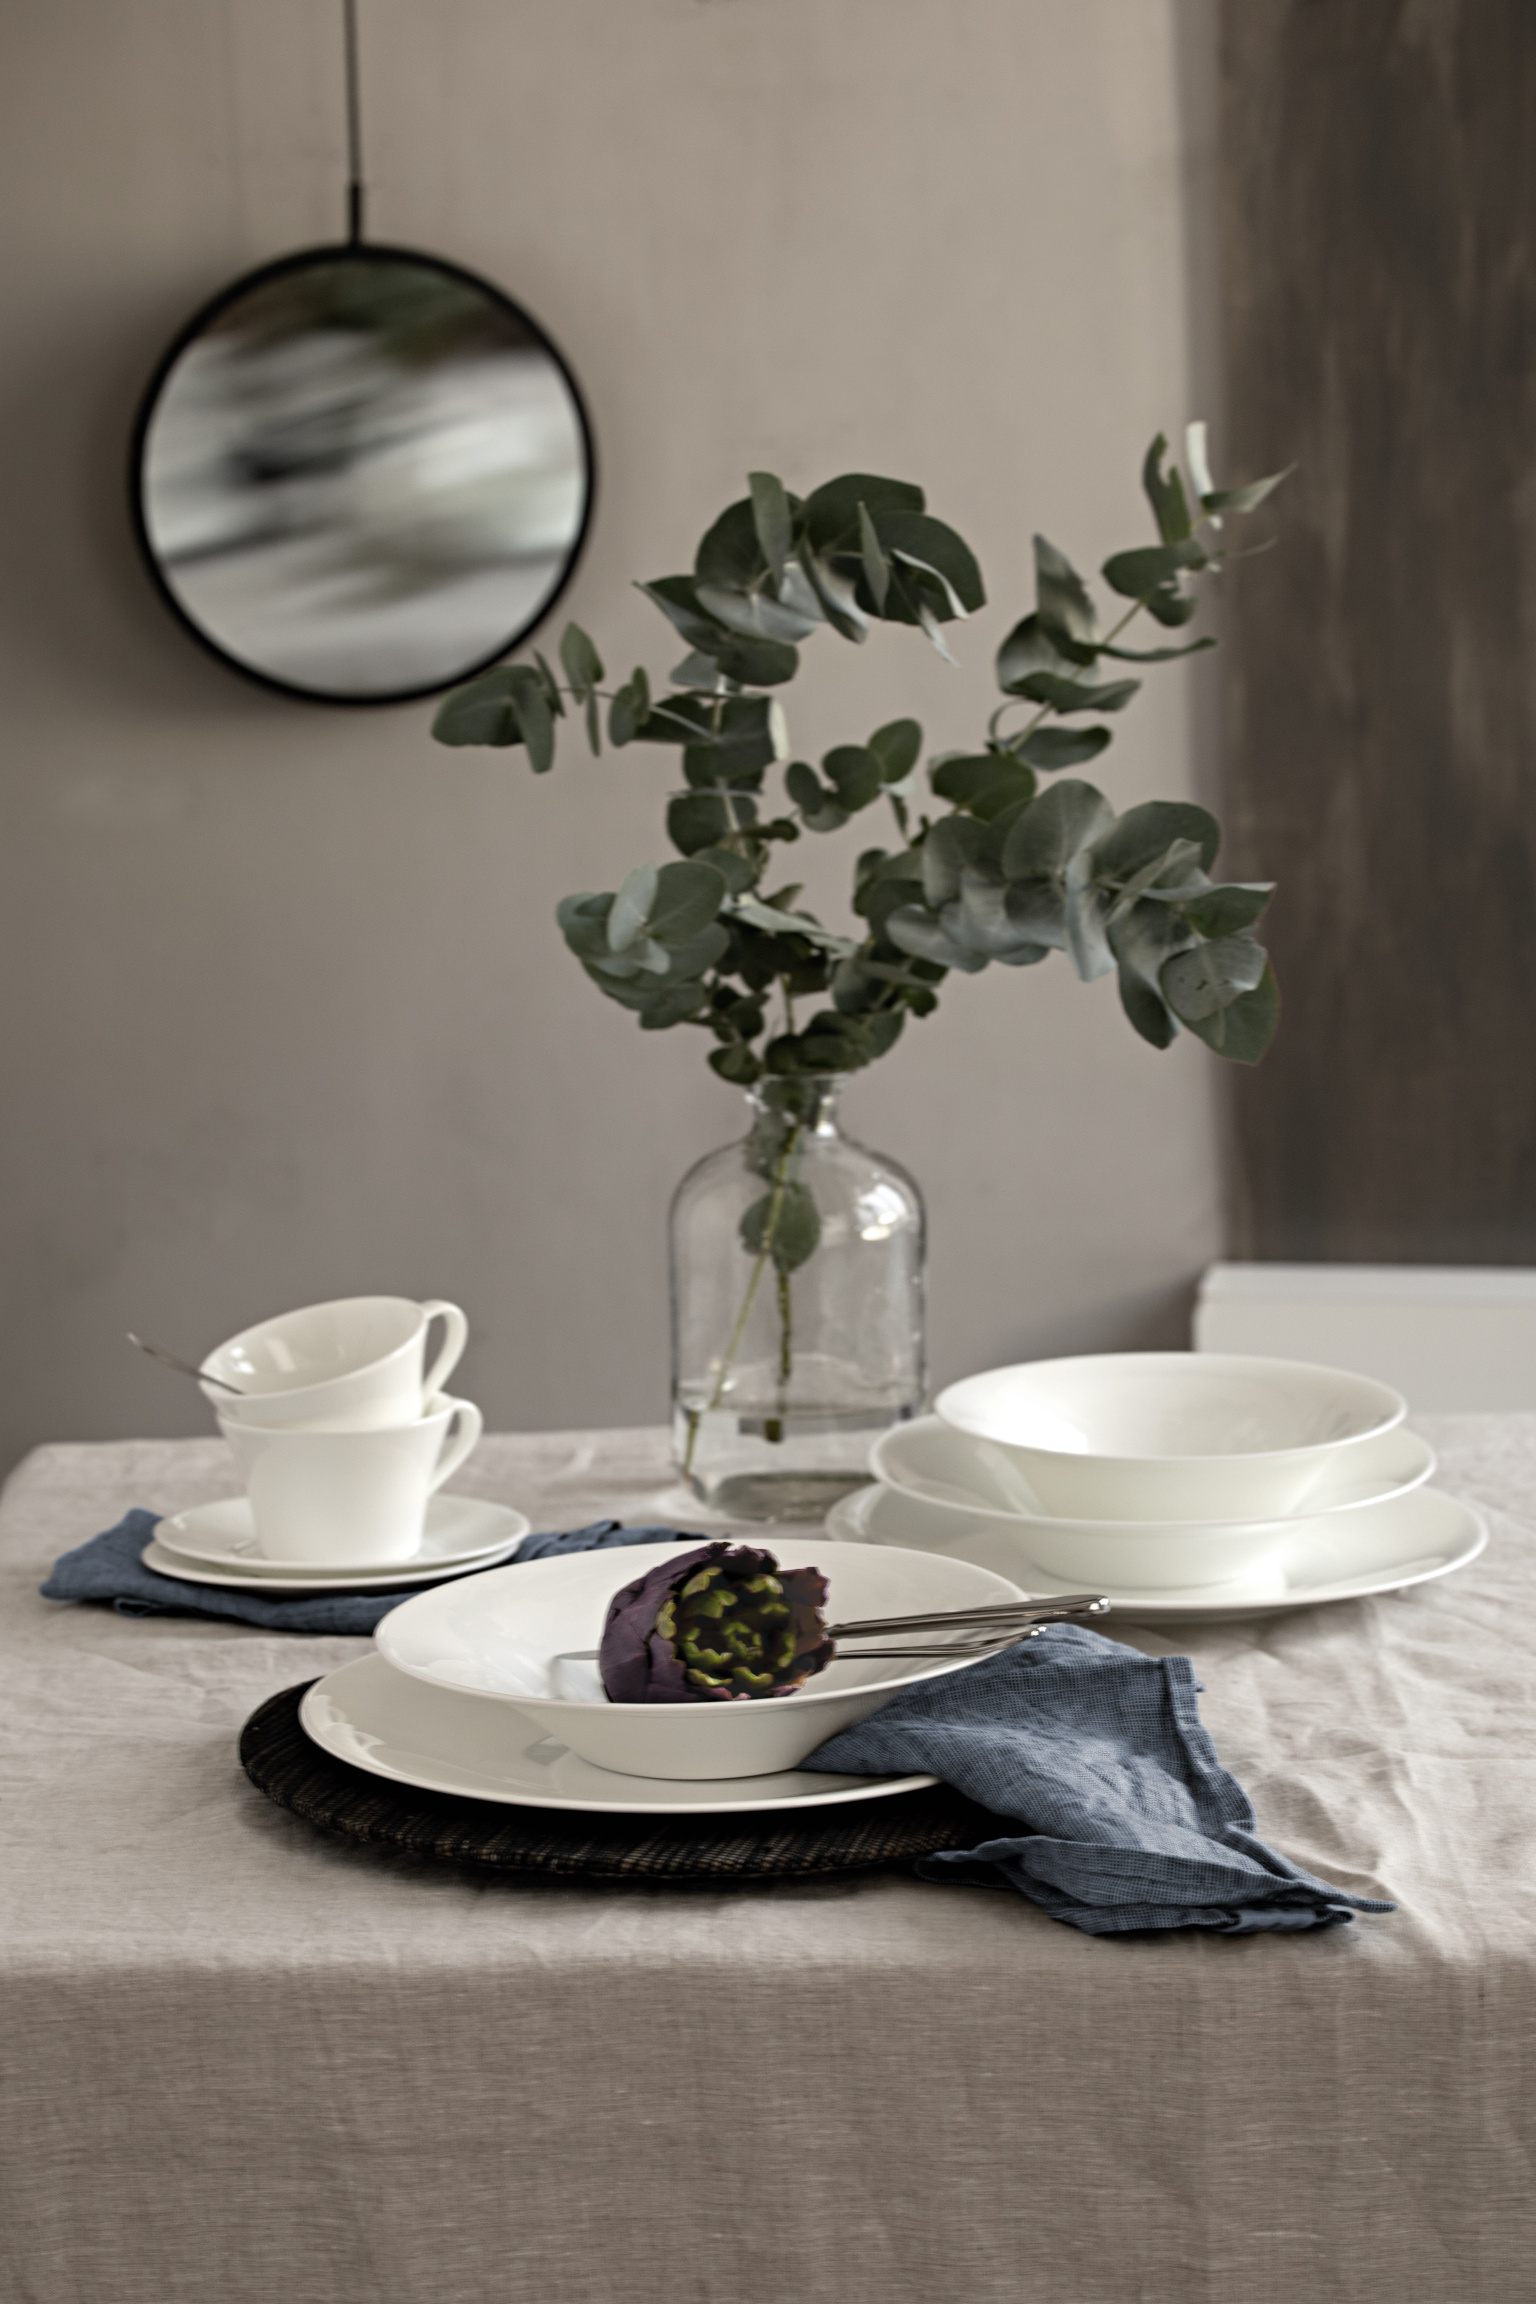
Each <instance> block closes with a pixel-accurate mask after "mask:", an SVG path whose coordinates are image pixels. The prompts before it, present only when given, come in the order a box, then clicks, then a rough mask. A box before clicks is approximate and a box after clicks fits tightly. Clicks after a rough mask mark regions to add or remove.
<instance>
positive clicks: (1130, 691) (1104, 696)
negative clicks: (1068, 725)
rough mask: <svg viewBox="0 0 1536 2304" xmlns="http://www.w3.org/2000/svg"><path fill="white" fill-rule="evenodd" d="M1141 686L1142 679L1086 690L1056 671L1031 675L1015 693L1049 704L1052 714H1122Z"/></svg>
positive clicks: (1112, 683) (1021, 683) (1035, 702)
mask: <svg viewBox="0 0 1536 2304" xmlns="http://www.w3.org/2000/svg"><path fill="white" fill-rule="evenodd" d="M1140 686H1141V682H1140V681H1139V680H1108V681H1106V682H1105V683H1104V684H1103V686H1102V687H1098V688H1084V687H1083V686H1082V685H1081V683H1080V682H1079V681H1076V680H1063V679H1062V678H1061V676H1060V674H1059V673H1056V672H1030V673H1027V674H1026V675H1025V677H1024V679H1023V680H1022V681H1021V682H1020V683H1019V686H1018V688H1017V690H1016V691H1015V693H1016V694H1018V695H1020V696H1027V697H1028V698H1029V700H1030V702H1031V703H1033V704H1049V705H1050V707H1051V709H1052V711H1053V712H1123V711H1124V710H1125V707H1126V705H1127V704H1129V702H1130V700H1131V698H1132V697H1133V696H1134V695H1135V694H1136V692H1137V690H1138V689H1139V688H1140Z"/></svg>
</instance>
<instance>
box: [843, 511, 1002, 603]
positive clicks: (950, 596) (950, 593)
mask: <svg viewBox="0 0 1536 2304" xmlns="http://www.w3.org/2000/svg"><path fill="white" fill-rule="evenodd" d="M866 517H872V522H873V526H874V529H875V532H876V534H877V536H878V538H879V541H880V546H881V549H882V551H883V552H884V553H885V554H886V556H887V558H889V559H895V558H898V557H899V558H900V559H902V560H905V561H907V562H908V563H909V564H910V565H911V566H913V567H915V568H919V569H923V570H925V571H927V572H928V573H930V574H931V575H933V576H934V577H936V578H937V580H938V582H939V584H940V585H941V586H942V588H943V591H944V593H945V594H946V595H947V601H948V613H949V614H950V615H951V616H969V615H974V614H975V612H976V610H977V609H978V608H984V607H985V606H986V601H987V592H986V586H985V585H984V584H983V583H982V580H981V570H980V569H979V568H978V567H977V565H976V559H975V555H974V554H973V553H972V551H971V548H970V546H969V545H968V544H967V543H966V542H965V540H964V538H963V537H960V536H957V535H956V533H955V531H954V529H953V528H950V527H947V526H946V525H945V523H944V522H943V521H942V520H935V519H933V518H932V517H931V515H929V514H928V513H925V512H878V513H872V514H870V513H866Z"/></svg>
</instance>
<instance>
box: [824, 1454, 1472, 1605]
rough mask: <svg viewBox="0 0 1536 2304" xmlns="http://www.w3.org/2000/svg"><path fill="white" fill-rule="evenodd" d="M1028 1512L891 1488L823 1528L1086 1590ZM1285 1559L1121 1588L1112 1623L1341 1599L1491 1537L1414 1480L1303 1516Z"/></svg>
mask: <svg viewBox="0 0 1536 2304" xmlns="http://www.w3.org/2000/svg"><path fill="white" fill-rule="evenodd" d="M1034 1525H1035V1523H1034V1522H1033V1521H1029V1520H1001V1519H997V1518H992V1519H984V1518H983V1517H982V1516H981V1515H980V1514H979V1513H974V1512H960V1511H957V1510H955V1508H954V1507H953V1506H952V1505H940V1504H920V1503H918V1502H917V1501H916V1500H915V1499H914V1498H913V1497H910V1496H899V1495H898V1494H897V1492H896V1490H895V1489H894V1488H882V1487H879V1486H875V1487H870V1488H859V1489H856V1490H855V1492H854V1493H853V1495H851V1496H844V1497H842V1498H841V1499H840V1500H839V1501H838V1502H837V1503H836V1504H834V1505H833V1507H832V1509H831V1511H830V1512H829V1513H828V1514H827V1534H828V1535H829V1536H835V1537H837V1538H838V1540H839V1541H840V1542H842V1543H848V1544H895V1545H899V1546H901V1547H902V1548H903V1549H906V1548H909V1547H910V1546H912V1545H914V1544H922V1545H927V1546H929V1547H930V1548H931V1549H932V1550H933V1551H935V1552H944V1553H947V1554H948V1555H949V1556H950V1557H951V1558H954V1559H961V1560H974V1561H977V1562H978V1563H980V1564H981V1565H982V1566H984V1567H989V1568H995V1569H997V1571H998V1573H999V1574H1000V1575H1005V1576H1011V1577H1013V1578H1015V1579H1016V1581H1017V1582H1018V1583H1020V1584H1021V1585H1023V1587H1024V1589H1025V1590H1026V1591H1028V1592H1032V1593H1033V1594H1035V1596H1036V1597H1037V1598H1040V1599H1048V1598H1049V1597H1050V1596H1051V1594H1052V1593H1056V1592H1075V1591H1078V1590H1080V1589H1081V1587H1080V1586H1079V1584H1078V1582H1077V1579H1076V1578H1075V1577H1069V1576H1057V1575H1053V1574H1052V1572H1051V1571H1050V1569H1048V1568H1047V1567H1046V1566H1045V1564H1044V1562H1043V1561H1037V1560H1034V1559H1032V1558H1031V1556H1030V1550H1029V1540H1030V1532H1031V1530H1032V1529H1033V1527H1034ZM1291 1527H1292V1532H1291V1535H1290V1538H1289V1540H1288V1542H1287V1544H1286V1546H1285V1549H1284V1551H1283V1552H1282V1553H1281V1555H1280V1558H1279V1560H1278V1562H1276V1563H1273V1564H1272V1565H1271V1566H1270V1567H1269V1568H1268V1569H1267V1570H1266V1572H1265V1573H1264V1574H1263V1575H1256V1576H1253V1577H1241V1578H1237V1579H1234V1580H1233V1581H1232V1582H1231V1583H1222V1584H1201V1585H1193V1586H1190V1587H1189V1588H1188V1589H1185V1590H1176V1589H1173V1588H1170V1589H1168V1590H1164V1591H1155V1592H1147V1591H1141V1590H1125V1591H1122V1590H1119V1589H1116V1588H1113V1587H1112V1588H1111V1589H1110V1590H1109V1592H1108V1594H1107V1597H1108V1598H1109V1599H1110V1600H1111V1601H1112V1602H1113V1604H1114V1611H1115V1613H1114V1618H1113V1619H1112V1621H1114V1622H1116V1623H1120V1622H1125V1623H1130V1624H1165V1623H1181V1622H1185V1621H1193V1620H1200V1621H1203V1622H1211V1623H1223V1622H1226V1621H1228V1620H1229V1619H1232V1620H1236V1619H1241V1618H1243V1617H1247V1616H1272V1615H1276V1614H1278V1613H1279V1612H1280V1611H1281V1610H1283V1609H1288V1608H1316V1607H1320V1606H1322V1605H1324V1604H1325V1603H1327V1602H1331V1601H1336V1600H1363V1599H1366V1598H1368V1597H1370V1596H1371V1595H1373V1594H1375V1593H1381V1592H1398V1591H1401V1590H1403V1589H1404V1587H1405V1586H1408V1585H1412V1584H1424V1583H1428V1582H1429V1581H1430V1580H1431V1579H1432V1578H1434V1577H1437V1576H1448V1575H1450V1574H1452V1573H1453V1572H1454V1571H1455V1570H1456V1569H1458V1568H1465V1567H1466V1566H1467V1564H1468V1562H1469V1561H1472V1560H1475V1559H1476V1558H1477V1556H1478V1554H1479V1553H1480V1552H1481V1551H1482V1549H1483V1547H1484V1545H1485V1544H1486V1543H1487V1541H1488V1530H1487V1526H1486V1524H1485V1523H1484V1521H1483V1518H1482V1515H1481V1513H1479V1512H1477V1511H1476V1510H1475V1509H1474V1508H1473V1507H1472V1505H1470V1504H1465V1503H1463V1502H1462V1500H1461V1498H1460V1497H1458V1496H1446V1495H1442V1493H1441V1492H1440V1490H1439V1489H1438V1488H1415V1489H1414V1490H1412V1492H1411V1493H1410V1494H1409V1495H1407V1496H1394V1497H1393V1498H1391V1500H1390V1501H1389V1502H1388V1503H1385V1504H1371V1505H1367V1506H1366V1508H1365V1509H1364V1510H1363V1511H1360V1512H1336V1513H1329V1514H1327V1515H1326V1516H1325V1517H1324V1518H1322V1519H1320V1520H1297V1521H1293V1522H1292V1524H1291Z"/></svg>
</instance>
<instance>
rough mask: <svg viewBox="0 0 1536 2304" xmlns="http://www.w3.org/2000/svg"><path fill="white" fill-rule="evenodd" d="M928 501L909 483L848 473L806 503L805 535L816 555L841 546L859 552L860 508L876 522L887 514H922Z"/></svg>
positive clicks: (814, 492)
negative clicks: (851, 546)
mask: <svg viewBox="0 0 1536 2304" xmlns="http://www.w3.org/2000/svg"><path fill="white" fill-rule="evenodd" d="M925 501H926V499H925V497H924V495H923V491H922V490H921V488H915V487H913V485H912V484H911V482H910V481H907V480H882V479H879V478H877V477H876V475H875V474H874V473H872V472H844V473H843V474H841V476H840V477H839V478H838V479H836V480H828V481H826V482H825V483H824V485H823V486H822V487H820V488H814V489H813V490H812V491H811V493H810V495H809V496H807V498H806V500H805V532H806V534H807V536H808V537H809V538H810V541H811V546H812V549H813V550H814V551H816V552H828V551H831V550H832V549H833V548H834V547H835V546H836V545H838V544H844V545H847V544H850V543H851V544H853V546H854V547H855V548H857V542H858V535H859V506H860V505H861V504H862V505H864V507H865V508H866V510H867V511H868V513H869V515H870V517H871V518H872V519H874V518H877V517H878V516H879V515H880V514H881V513H884V512H921V511H922V509H923V506H924V503H925Z"/></svg>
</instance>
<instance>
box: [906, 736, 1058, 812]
mask: <svg viewBox="0 0 1536 2304" xmlns="http://www.w3.org/2000/svg"><path fill="white" fill-rule="evenodd" d="M928 781H929V783H930V784H931V785H932V786H933V789H934V791H935V792H936V793H937V794H938V796H939V798H940V799H941V800H949V801H952V802H953V803H954V805H955V806H956V807H957V808H963V809H965V810H966V811H967V812H968V813H969V814H970V815H972V816H975V817H977V818H979V820H980V821H981V822H982V823H984V824H985V823H991V822H992V821H993V819H994V818H996V817H998V816H1000V815H1001V814H1002V812H1003V810H1004V809H1005V808H1012V807H1014V806H1016V805H1017V804H1018V803H1019V802H1020V801H1028V800H1032V799H1033V798H1034V795H1035V774H1034V770H1033V769H1032V768H1030V767H1029V766H1028V764H1027V763H1026V762H1025V761H1022V760H1020V759H1018V758H1017V757H1015V756H1012V755H1008V754H1004V753H1000V752H962V753H960V754H959V755H958V756H955V757H951V758H948V759H943V760H936V761H935V762H934V764H933V766H932V767H931V768H930V769H929V772H928Z"/></svg>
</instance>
